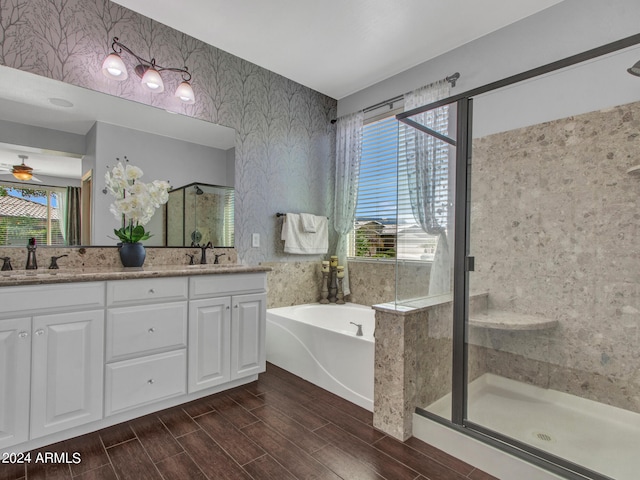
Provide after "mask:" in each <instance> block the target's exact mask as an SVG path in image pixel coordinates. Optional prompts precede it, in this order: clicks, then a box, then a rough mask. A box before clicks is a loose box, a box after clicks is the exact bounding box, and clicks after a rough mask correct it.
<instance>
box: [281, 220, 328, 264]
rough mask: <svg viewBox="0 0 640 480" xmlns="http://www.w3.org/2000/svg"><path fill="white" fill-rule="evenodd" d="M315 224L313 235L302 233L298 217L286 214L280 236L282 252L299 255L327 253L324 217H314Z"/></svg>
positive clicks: (326, 228) (326, 227) (326, 233)
mask: <svg viewBox="0 0 640 480" xmlns="http://www.w3.org/2000/svg"><path fill="white" fill-rule="evenodd" d="M315 224H316V232H315V233H307V232H304V231H303V229H302V221H301V219H300V215H298V214H297V213H287V216H286V217H285V219H284V223H283V224H282V233H281V236H280V238H281V239H282V240H284V251H285V252H286V253H295V254H300V255H308V254H316V253H327V252H328V251H329V222H328V221H327V218H326V217H316V218H315Z"/></svg>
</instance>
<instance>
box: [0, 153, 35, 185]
mask: <svg viewBox="0 0 640 480" xmlns="http://www.w3.org/2000/svg"><path fill="white" fill-rule="evenodd" d="M18 158H19V159H21V160H22V164H19V165H7V164H4V163H0V172H1V171H7V172H9V173H0V175H13V176H14V177H15V178H16V179H18V180H20V181H21V182H26V181H28V180H32V181H34V182H40V183H42V180H39V179H38V178H36V177H34V176H33V168H32V167H30V166H29V165H26V164H25V163H24V161H25V160H27V159H28V158H29V157H28V156H27V155H18Z"/></svg>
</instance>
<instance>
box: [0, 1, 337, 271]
mask: <svg viewBox="0 0 640 480" xmlns="http://www.w3.org/2000/svg"><path fill="white" fill-rule="evenodd" d="M0 9H1V11H0V42H1V43H0V64H2V65H6V66H9V67H13V68H17V69H20V70H24V71H27V72H31V73H35V74H38V75H42V76H45V77H49V78H53V79H56V80H60V81H63V82H66V83H70V84H73V85H77V86H80V87H85V88H88V89H91V90H96V91H99V92H104V93H108V94H112V95H116V96H119V97H122V98H126V99H129V100H133V101H137V102H140V103H145V104H148V105H152V106H154V107H158V108H163V109H170V110H172V111H177V112H179V113H182V114H185V115H188V116H192V117H195V118H199V119H202V120H206V121H209V122H213V123H217V124H221V125H225V126H229V127H232V128H234V129H235V130H236V149H235V158H236V171H235V188H236V197H235V211H236V228H235V234H236V248H237V252H238V257H239V259H240V260H241V261H242V262H244V263H258V262H261V261H273V260H282V259H285V260H286V258H287V256H286V255H284V254H283V253H282V251H281V248H280V250H278V249H279V245H278V240H277V239H279V231H278V230H277V225H278V224H277V222H276V219H275V217H274V214H275V212H277V211H308V212H312V213H316V214H319V215H322V214H327V215H329V213H330V208H331V199H332V198H333V190H332V189H333V182H332V181H331V180H332V179H333V169H334V165H333V160H332V159H333V153H332V152H333V151H334V150H335V148H334V142H335V130H334V127H332V126H331V124H330V120H331V119H332V118H335V115H336V100H334V99H332V98H329V97H326V96H325V95H322V94H320V93H318V92H316V91H313V90H311V89H309V88H306V87H304V86H302V85H300V84H297V83H295V82H293V81H291V80H289V79H287V78H284V77H282V76H280V75H277V74H275V73H273V72H270V71H268V70H265V69H263V68H261V67H259V66H257V65H255V64H252V63H250V62H247V61H245V60H242V59H241V58H238V57H235V56H233V55H231V54H229V53H227V52H224V51H222V50H220V49H218V48H216V47H214V46H211V45H208V44H205V43H203V42H201V41H199V40H197V39H195V38H192V37H190V36H188V35H185V34H183V33H181V32H179V31H176V30H174V29H172V28H169V27H167V26H165V25H162V24H160V23H158V22H155V21H153V20H151V19H149V18H146V17H144V16H142V15H139V14H137V13H135V12H132V11H130V10H128V9H126V8H124V7H121V6H119V5H117V4H115V3H112V2H110V1H107V0H66V1H64V2H61V1H58V0H29V1H15V0H9V1H3V2H2V3H1V4H0ZM114 36H117V37H119V38H120V41H122V42H123V43H124V44H126V45H127V46H129V47H130V48H132V49H133V50H134V51H135V52H137V53H138V54H140V55H142V56H143V57H146V58H151V57H155V58H156V59H157V60H158V62H159V63H160V64H162V65H179V66H182V65H185V64H186V65H187V66H188V67H189V70H190V72H191V73H192V74H193V81H192V84H193V88H194V90H195V93H196V103H195V105H189V106H185V105H176V104H175V103H174V102H175V100H174V99H173V96H172V95H171V91H173V90H175V88H176V86H177V81H178V79H177V78H175V79H170V78H169V77H167V78H166V79H165V82H166V83H167V85H166V86H165V87H166V93H165V94H161V95H157V96H153V95H152V94H149V93H144V92H143V91H142V90H141V88H140V87H139V84H138V81H137V79H136V78H135V75H132V74H131V75H129V79H128V80H127V81H124V82H110V81H109V80H107V79H106V78H105V77H104V76H103V75H102V73H101V72H100V67H101V65H102V61H103V59H104V57H105V56H106V55H107V53H108V52H109V51H110V48H111V38H112V37H114ZM125 62H128V60H125ZM174 83H175V84H174ZM124 154H126V152H123V155H124ZM167 161H168V160H167ZM103 175H104V172H96V178H102V176H103ZM194 175H195V174H194ZM195 180H197V178H195V177H194V181H195ZM100 188H101V187H99V189H100ZM106 214H108V212H106ZM252 233H259V234H260V235H261V239H262V241H261V247H260V248H251V234H252Z"/></svg>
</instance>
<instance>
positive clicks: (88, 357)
mask: <svg viewBox="0 0 640 480" xmlns="http://www.w3.org/2000/svg"><path fill="white" fill-rule="evenodd" d="M268 270H269V268H265V267H246V266H235V265H234V266H217V265H208V266H195V267H187V266H180V267H157V268H153V267H151V268H145V269H144V270H141V269H117V268H116V269H93V270H80V271H68V272H65V271H62V270H61V271H59V272H56V273H53V272H51V271H44V270H41V271H35V272H27V271H21V272H9V273H7V274H6V275H5V274H4V273H5V272H3V275H2V276H0V452H2V453H4V452H24V451H26V450H30V449H33V448H38V447H41V446H44V445H48V444H51V443H55V442H58V441H60V440H64V439H66V438H71V437H75V436H77V435H81V434H84V433H88V432H91V431H95V430H98V429H101V428H104V427H107V426H110V425H114V424H116V423H120V422H123V421H126V420H130V419H132V418H136V417H139V416H142V415H145V414H148V413H151V412H154V411H158V410H162V409H164V408H167V407H171V406H174V405H178V404H181V403H185V402H187V401H190V400H194V399H196V398H200V397H203V396H206V395H210V394H213V393H216V392H219V391H222V390H226V389H228V388H232V387H236V386H238V385H242V384H245V383H249V382H251V381H254V380H255V379H257V376H258V373H260V372H263V371H264V370H265V324H266V272H267V271H268Z"/></svg>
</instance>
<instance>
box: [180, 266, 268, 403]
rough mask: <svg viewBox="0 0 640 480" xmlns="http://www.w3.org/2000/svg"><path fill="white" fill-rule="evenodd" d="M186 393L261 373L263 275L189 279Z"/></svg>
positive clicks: (264, 320) (264, 326)
mask: <svg viewBox="0 0 640 480" xmlns="http://www.w3.org/2000/svg"><path fill="white" fill-rule="evenodd" d="M189 297H190V302H189V382H188V386H189V393H191V392H197V391H199V390H203V389H206V388H211V387H215V386H218V385H221V384H224V383H226V382H229V381H231V380H236V379H239V378H243V377H247V376H250V375H257V374H258V373H260V372H264V371H265V366H266V351H265V348H264V340H265V328H266V274H265V273H264V272H260V273H245V274H235V275H210V276H200V277H192V278H191V279H190V285H189Z"/></svg>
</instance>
